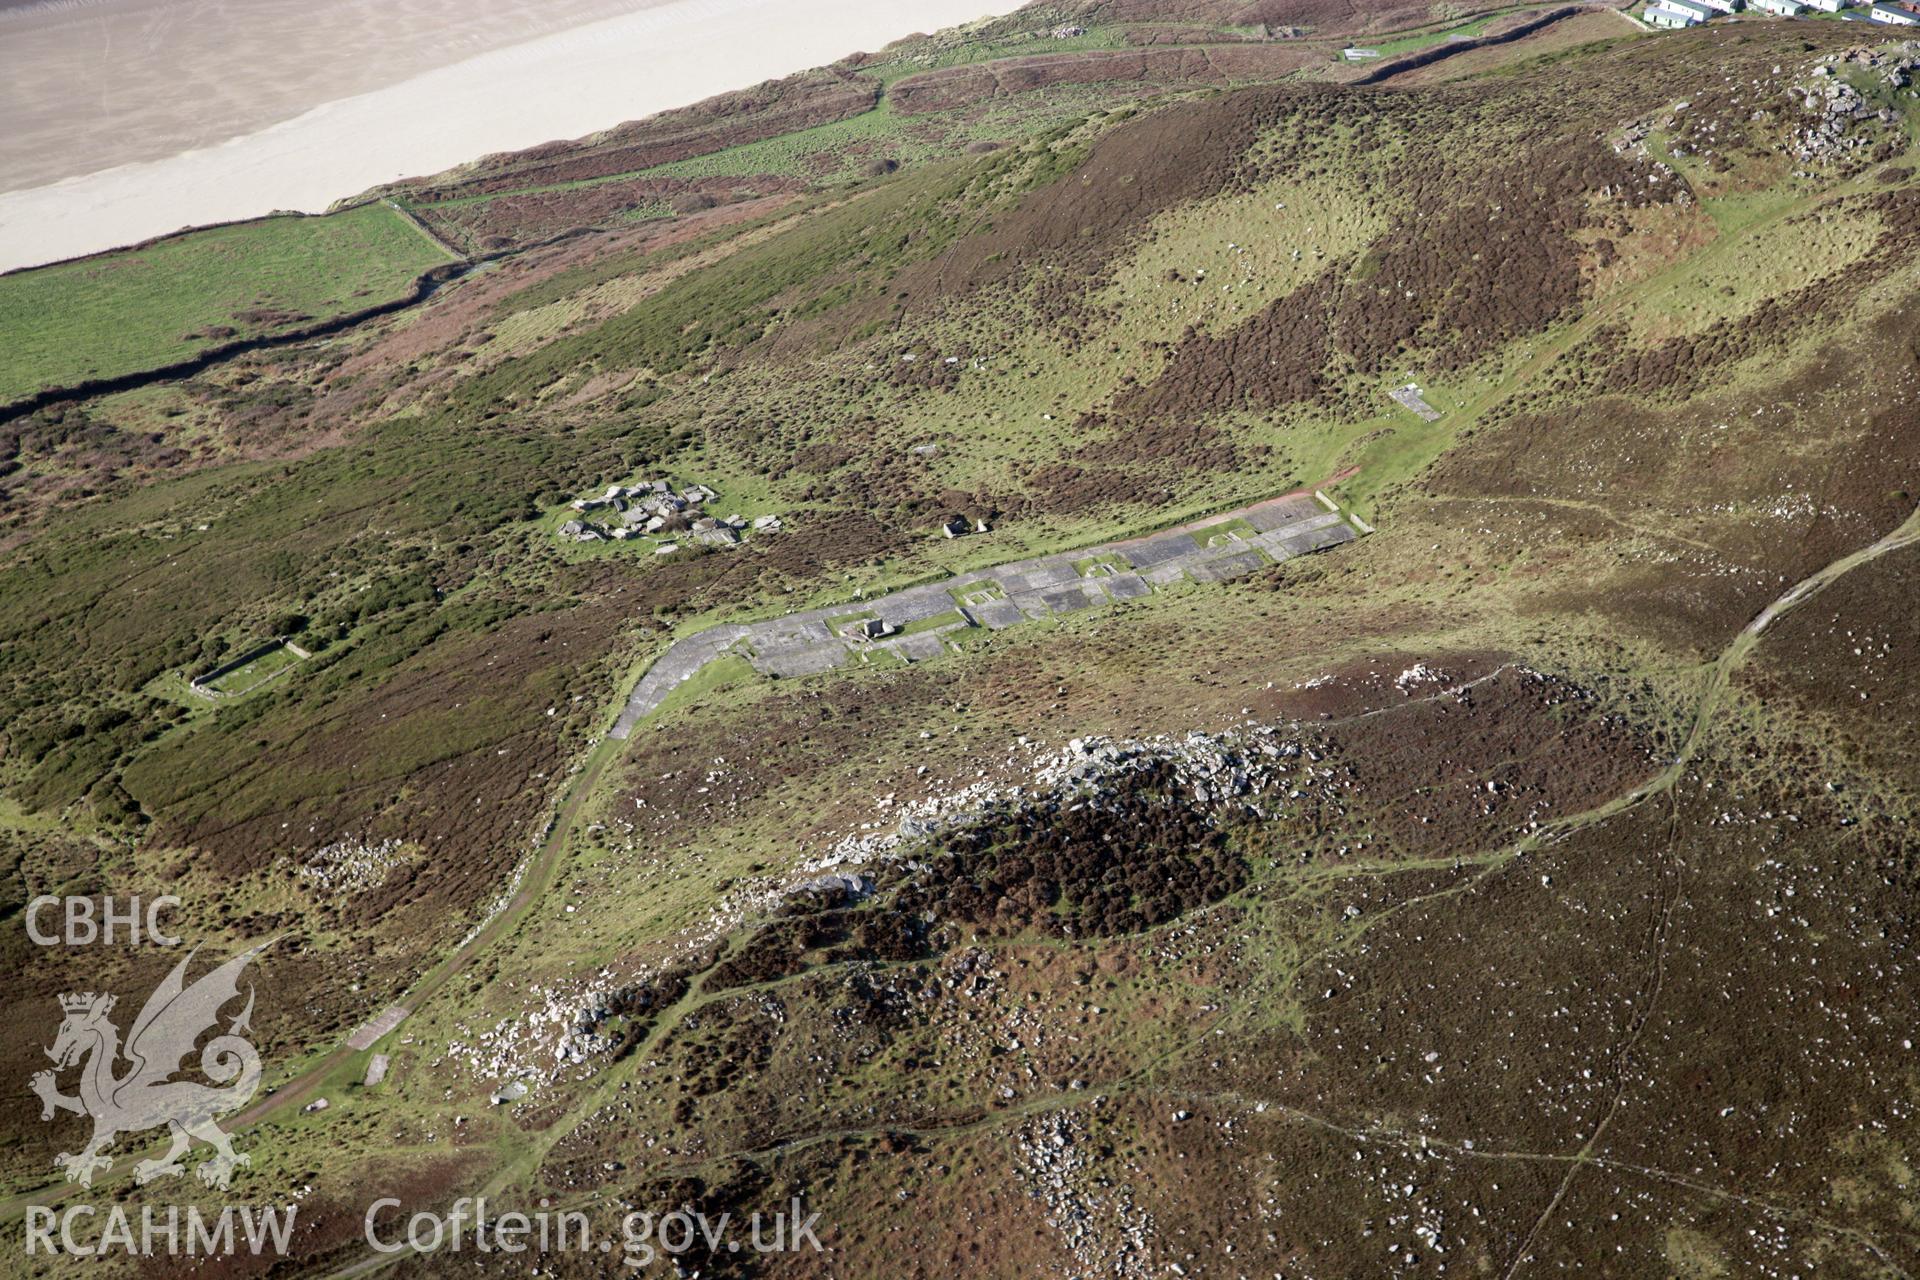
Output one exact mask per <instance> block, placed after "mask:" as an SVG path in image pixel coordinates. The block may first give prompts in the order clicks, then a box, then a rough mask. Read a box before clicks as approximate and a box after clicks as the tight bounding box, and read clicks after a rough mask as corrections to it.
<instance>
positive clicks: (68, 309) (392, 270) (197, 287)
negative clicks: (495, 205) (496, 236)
mask: <svg viewBox="0 0 1920 1280" xmlns="http://www.w3.org/2000/svg"><path fill="white" fill-rule="evenodd" d="M445 261H447V255H446V253H445V252H444V251H443V250H442V249H440V248H439V247H438V246H436V245H435V244H434V243H433V242H432V241H431V240H429V239H428V238H427V237H426V236H425V235H423V234H421V232H420V231H419V230H418V229H417V228H416V227H414V226H413V225H412V224H411V223H409V222H408V221H407V220H406V219H405V218H403V217H402V216H400V214H398V213H396V212H395V211H394V210H393V209H391V208H388V207H387V206H386V205H382V204H372V205H363V206H361V207H360V208H357V209H351V210H348V211H346V212H344V213H338V214H334V215H332V216H330V217H326V218H269V219H267V220H265V221H261V222H252V223H246V224H242V225H238V226H231V227H217V228H214V229H212V230H208V231H200V232H195V233H194V234H192V235H187V236H179V237H176V238H174V239H171V240H165V241H162V242H161V243H159V244H156V245H153V246H151V247H149V248H145V249H140V250H135V251H131V252H125V253H110V254H102V255H100V256H99V257H94V258H88V259H85V260H84V261H80V262H71V263H63V264H61V265H58V266H52V267H45V268H42V269H40V270H37V271H23V272H20V273H18V274H16V275H10V276H5V277H0V402H5V401H9V400H15V399H18V398H20V397H21V396H25V395H28V394H31V393H32V392H34V391H37V390H39V389H40V388H42V387H49V386H67V385H71V384H73V383H75V382H79V381H82V380H84V379H87V378H99V377H112V376H114V375H117V374H123V373H133V372H137V371H138V370H141V369H146V368H151V367H154V366H156V365H163V364H166V363H168V362H170V361H174V360H180V359H183V358H185V357H188V356H191V355H193V354H194V353H195V352H197V351H200V350H203V349H205V348H206V347H210V346H213V345H216V344H217V343H220V342H224V341H228V340H230V339H232V338H235V337H252V336H256V335H259V334H265V333H271V332H273V331H274V330H275V329H280V328H288V327H292V326H294V325H298V324H305V323H307V322H308V321H309V320H310V319H324V318H325V317H327V316H329V315H335V314H339V313H341V312H345V311H351V310H355V309H357V308H360V307H364V306H369V305H372V304H374V303H378V302H383V301H386V300H388V299H390V298H394V297H397V296H399V294H400V293H401V291H402V289H403V288H404V287H405V286H406V284H407V282H408V281H409V280H411V279H412V278H413V277H414V276H416V275H418V274H419V273H420V272H422V271H425V270H427V269H428V268H429V267H433V266H436V265H438V264H440V263H442V262H445ZM296 316H297V317H301V318H300V319H294V318H293V317H296Z"/></svg>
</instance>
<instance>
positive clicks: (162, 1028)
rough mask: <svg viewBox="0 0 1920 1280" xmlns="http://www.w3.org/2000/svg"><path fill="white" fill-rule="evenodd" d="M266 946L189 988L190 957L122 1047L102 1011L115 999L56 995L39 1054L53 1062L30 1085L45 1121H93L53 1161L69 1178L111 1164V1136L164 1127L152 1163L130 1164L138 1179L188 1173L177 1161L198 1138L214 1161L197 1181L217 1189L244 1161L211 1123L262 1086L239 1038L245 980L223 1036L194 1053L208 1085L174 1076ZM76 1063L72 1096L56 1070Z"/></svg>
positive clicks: (244, 1027) (246, 1014)
mask: <svg viewBox="0 0 1920 1280" xmlns="http://www.w3.org/2000/svg"><path fill="white" fill-rule="evenodd" d="M270 945H272V944H271V943H268V944H265V945H262V946H259V947H255V948H254V949H253V950H251V951H247V952H244V953H242V954H241V955H238V956H235V957H234V958H233V959H231V960H229V961H227V962H226V963H225V964H223V965H221V966H220V967H219V968H218V969H215V970H213V971H212V972H211V973H208V974H206V975H205V976H203V977H201V978H199V979H197V980H195V982H194V983H193V985H192V986H188V985H187V984H186V973H187V965H188V964H189V963H190V962H191V961H192V960H193V954H194V953H189V954H188V955H187V957H186V958H185V959H184V960H182V961H181V962H180V963H179V964H177V965H175V966H174V967H173V972H172V973H170V974H168V975H167V976H166V978H165V980H163V981H162V982H161V983H160V985H159V986H158V987H156V988H154V991H153V994H152V995H150V996H148V997H147V1003H146V1004H145V1005H144V1006H143V1007H142V1008H141V1010H140V1016H139V1017H137V1018H135V1019H134V1020H133V1026H132V1027H131V1028H130V1029H129V1030H128V1032H127V1041H126V1045H125V1047H124V1048H123V1047H122V1046H121V1043H120V1029H119V1028H118V1027H116V1026H115V1025H114V1024H113V1022H112V1021H111V1020H109V1018H108V1017H107V1015H108V1014H110V1013H112V1012H113V1006H114V1001H115V997H113V996H111V995H95V994H93V993H92V992H86V993H83V994H75V995H63V996H61V997H60V1009H61V1012H62V1013H63V1014H64V1015H65V1017H64V1018H63V1020H62V1021H61V1023H60V1033H59V1035H57V1036H56V1037H55V1038H54V1041H53V1047H52V1048H51V1049H48V1050H47V1051H46V1052H47V1056H48V1057H49V1058H52V1059H53V1063H54V1068H53V1070H51V1071H41V1072H37V1073H36V1074H35V1075H34V1077H33V1081H32V1089H33V1092H34V1093H36V1094H38V1095H39V1097H40V1104H41V1109H40V1118H41V1119H42V1120H51V1119H53V1116H54V1113H55V1112H56V1111H71V1112H74V1113H76V1114H78V1115H85V1116H90V1117H92V1119H93V1137H92V1139H91V1140H89V1141H88V1143H87V1145H86V1147H85V1148H84V1149H83V1150H81V1151H80V1153H79V1154H77V1155H74V1154H70V1153H65V1152H63V1153H62V1154H60V1155H58V1156H55V1157H54V1161H53V1162H54V1163H55V1164H57V1165H59V1166H60V1167H61V1168H62V1169H64V1170H66V1174H67V1180H68V1181H69V1182H77V1183H79V1184H80V1185H81V1186H83V1187H89V1186H92V1185H93V1175H94V1171H95V1170H97V1169H107V1168H111V1167H112V1165H113V1160H112V1158H111V1157H109V1156H106V1155H104V1154H102V1153H103V1152H104V1151H105V1150H106V1149H107V1148H108V1147H109V1146H111V1145H112V1144H113V1141H114V1139H115V1138H116V1137H118V1136H119V1135H121V1134H123V1133H141V1132H144V1131H146V1130H148V1129H157V1128H160V1127H161V1126H162V1125H164V1126H166V1128H167V1130H168V1132H169V1134H170V1135H171V1136H172V1139H173V1145H172V1146H171V1147H169V1148H168V1149H167V1151H166V1154H165V1155H162V1156H161V1157H160V1158H159V1159H157V1160H142V1161H140V1162H139V1163H138V1164H136V1165H134V1167H133V1176H134V1179H135V1181H137V1182H140V1183H142V1184H144V1183H148V1182H152V1181H153V1180H154V1179H155V1178H164V1177H177V1176H179V1175H180V1174H181V1173H183V1172H185V1166H184V1165H182V1164H181V1162H180V1157H182V1156H183V1155H185V1154H186V1153H187V1150H188V1148H189V1147H191V1146H192V1145H193V1140H194V1139H196V1138H197V1139H199V1140H200V1141H201V1142H204V1143H206V1144H207V1145H208V1146H210V1147H212V1148H213V1156H212V1158H211V1159H209V1160H207V1161H206V1162H204V1163H203V1164H202V1165H201V1166H200V1171H199V1172H200V1180H201V1181H202V1182H204V1183H206V1184H207V1185H208V1186H210V1187H218V1188H220V1189H222V1190H224V1189H225V1188H226V1186H227V1183H228V1182H229V1181H230V1180H231V1179H232V1177H233V1171H234V1170H235V1169H237V1168H241V1167H244V1166H245V1165H246V1164H248V1163H249V1161H248V1159H247V1157H246V1156H245V1155H242V1154H241V1153H240V1152H237V1151H235V1150H234V1149H233V1139H232V1138H230V1137H228V1136H227V1134H226V1133H224V1132H222V1131H221V1129H220V1126H219V1125H217V1124H215V1123H214V1121H215V1120H216V1119H218V1118H219V1117H221V1116H224V1115H227V1114H228V1113H230V1112H233V1111H237V1110H239V1109H240V1108H241V1107H243V1106H245V1105H246V1104H247V1100H248V1099H250V1098H251V1097H253V1093H254V1090H255V1089H257V1088H258V1087H259V1085H260V1055H259V1054H258V1053H256V1052H254V1048H253V1045H252V1044H250V1043H249V1042H248V1041H247V1039H246V1038H245V1034H244V1033H246V1032H248V1031H249V1030H250V1028H249V1026H248V1020H249V1019H250V1018H251V1017H252V1016H253V988H252V986H251V985H249V986H248V988H247V1003H246V1007H245V1008H243V1009H242V1010H241V1011H240V1013H239V1015H238V1016H237V1017H235V1018H234V1019H233V1020H232V1021H231V1022H229V1023H228V1024H227V1029H226V1031H225V1033H224V1034H220V1035H216V1036H214V1037H213V1038H212V1039H211V1040H209V1041H208V1042H207V1044H206V1047H205V1048H204V1049H202V1050H201V1051H200V1070H201V1071H202V1072H203V1073H204V1074H205V1075H206V1076H207V1078H208V1079H210V1080H212V1081H213V1082H214V1083H213V1084H211V1085H206V1084H201V1083H200V1082H198V1081H196V1080H175V1079H173V1076H174V1074H175V1073H176V1072H178V1071H179V1070H180V1063H181V1060H182V1059H183V1058H185V1057H186V1056H187V1055H188V1054H190V1053H192V1052H193V1049H194V1046H195V1044H197V1043H198V1042H199V1040H200V1036H201V1034H202V1033H203V1032H205V1031H207V1030H209V1029H210V1028H214V1027H216V1026H217V1024H218V1023H219V1021H220V1010H221V1008H222V1007H223V1006H225V1005H226V1004H227V1003H228V1002H229V1001H232V1000H234V999H235V998H237V997H238V996H239V994H240V986H239V983H240V973H241V970H243V969H245V968H246V967H247V962H248V961H250V960H252V959H253V958H254V957H255V956H257V955H259V954H260V952H262V951H264V950H265V949H266V947H267V946H270ZM76 1064H80V1092H79V1094H78V1096H74V1097H69V1096H68V1095H66V1094H63V1093H61V1092H60V1087H59V1084H58V1082H57V1076H58V1074H59V1073H60V1072H62V1071H65V1070H66V1069H67V1068H69V1067H72V1066H74V1065H76Z"/></svg>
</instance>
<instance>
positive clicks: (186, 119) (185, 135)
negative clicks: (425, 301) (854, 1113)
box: [0, 0, 1015, 270]
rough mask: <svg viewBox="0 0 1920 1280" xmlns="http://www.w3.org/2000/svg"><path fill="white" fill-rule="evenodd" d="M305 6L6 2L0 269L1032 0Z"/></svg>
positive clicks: (520, 141)
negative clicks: (304, 12) (18, 5)
mask: <svg viewBox="0 0 1920 1280" xmlns="http://www.w3.org/2000/svg"><path fill="white" fill-rule="evenodd" d="M305 3H306V8H307V11H308V12H307V16H304V17H303V16H302V15H301V14H300V13H299V12H298V11H297V10H298V8H299V5H298V4H296V3H295V0H251V2H250V3H246V4H244V5H242V4H237V3H224V4H223V3H219V2H218V0H216V2H215V3H198V4H179V3H175V2H174V0H94V2H91V3H89V2H88V0H66V2H65V3H57V4H54V5H50V6H49V5H42V6H39V7H35V8H26V9H21V8H12V9H6V10H0V49H4V52H3V53H0V85H3V86H4V87H3V88H0V119H5V120H6V121H7V122H8V123H9V126H10V127H11V126H12V125H13V124H14V123H15V122H24V123H23V125H22V127H20V128H17V129H13V130H12V132H10V133H6V134H4V135H0V174H4V175H6V177H5V178H4V179H0V187H5V186H9V185H11V186H13V187H15V188H16V189H12V190H4V191H3V192H0V270H6V269H10V268H13V267H20V266H27V265H31V264H34V263H38V262H46V261H51V260H54V259H58V258H66V257H73V256H75V255H78V254H85V253H91V252H95V251H97V250H100V249H105V248H110V247H112V246H114V245H119V244H126V243H129V242H132V241H135V240H140V239H144V238H146V237H149V236H153V235H158V234H161V233H164V232H167V231H172V230H176V229H178V228H180V227H182V226H188V225H193V224H198V223H206V222H217V221H223V220H227V219H232V218H242V217H248V216H252V215H255V214H260V213H266V212H269V211H271V210H274V209H302V210H307V211H318V210H320V209H324V208H326V207H327V205H329V204H330V203H332V202H333V201H334V200H336V199H338V198H340V197H342V196H346V195H351V194H353V193H355V192H358V191H361V190H364V189H365V188H367V187H369V186H372V185H374V184H375V183H379V182H386V181H391V180H393V179H395V178H401V177H407V176H410V175H417V174H426V173H433V172H436V171H438V170H441V169H446V168H450V167H452V166H454V165H457V164H461V163H464V162H465V161H468V160H471V159H474V158H476V157H478V156H480V155H483V154H486V153H488V152H494V151H510V150H516V149H518V148H521V147H527V146H532V145H534V144H536V143H540V142H547V141H551V140H554V139H558V138H572V137H578V136H580V135H583V134H587V133H592V132H595V131H597V130H601V129H606V128H610V127H611V126H613V125H616V124H619V123H621V122H622V121H626V120H633V119H637V118H639V117H641V116H645V115H648V114H651V113H652V112H655V111H659V110H662V109H664V108H667V107H674V106H682V105H685V104H687V103H690V102H695V101H698V100H699V99H701V98H704V97H708V96H710V95H712V94H715V93H720V92H724V91H726V90H729V89H737V88H742V87H745V86H747V85H750V84H753V83H756V82H758V81H761V80H765V79H769V78H771V77H775V76H781V75H787V74H789V73H791V72H794V71H800V70H804V69H805V68H808V67H813V66H818V65H821V64H822V63H827V62H832V61H834V60H836V59H838V58H841V57H844V56H845V55H847V54H849V53H853V52H856V51H859V50H870V49H876V48H879V47H880V46H882V45H885V44H887V43H889V42H891V41H893V40H897V39H899V38H901V37H902V36H906V35H910V34H912V33H914V32H916V31H932V30H936V29H938V28H940V27H947V26H953V25H956V24H959V23H963V22H968V21H972V20H974V19H977V18H981V17H984V16H987V15H988V14H989V13H993V12H996V11H1000V12H1004V11H1006V10H1009V9H1011V8H1013V7H1014V3H1015V0H653V2H652V3H648V2H647V0H552V2H550V3H547V4H545V5H542V6H540V7H538V8H532V7H530V6H529V5H528V4H527V3H525V0H519V2H517V3H506V2H505V0H466V2H465V3H458V4H456V0H392V2H390V3H388V4H386V5H382V6H378V7H376V6H375V5H373V4H372V2H371V0H339V3H337V4H333V5H318V6H316V5H312V4H311V3H310V0H305ZM242 9H244V11H245V13H244V17H241V16H237V11H240V10H242ZM609 10H618V12H613V13H611V14H609V13H608V11H609ZM189 22H191V23H193V24H197V25H196V26H195V27H194V28H193V29H192V30H191V31H185V30H181V29H178V26H179V24H185V23H189ZM561 24H566V25H564V26H562V25H561ZM536 30H538V31H540V32H541V33H540V34H533V35H531V37H530V38H528V33H529V32H530V31H536ZM222 31H225V33H226V34H225V35H224V36H223V35H221V32H222ZM373 46H378V49H377V52H376V51H374V49H373ZM475 49H477V50H478V51H477V52H474V51H473V50H475ZM63 66H64V68H65V70H64V72H63V70H62V68H63ZM63 77H64V78H63ZM168 85H170V86H171V87H170V88H168V87H165V86H168ZM105 86H111V88H108V87H105ZM123 86H126V87H127V88H126V91H125V92H124V93H123V91H122V90H123ZM142 94H144V95H145V96H144V98H142ZM22 175H26V176H25V177H24V178H23V177H22ZM26 184H30V185H26Z"/></svg>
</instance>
